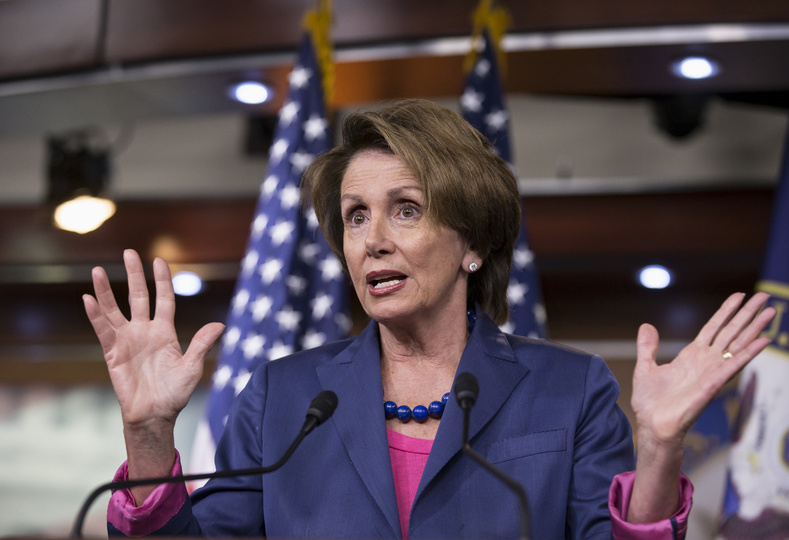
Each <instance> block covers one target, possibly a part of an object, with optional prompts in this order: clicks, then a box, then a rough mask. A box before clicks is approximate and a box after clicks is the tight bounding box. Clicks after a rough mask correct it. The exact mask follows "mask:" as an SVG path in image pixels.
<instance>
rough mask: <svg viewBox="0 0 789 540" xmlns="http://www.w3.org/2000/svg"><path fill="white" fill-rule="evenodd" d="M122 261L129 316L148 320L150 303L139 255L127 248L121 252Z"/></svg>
mask: <svg viewBox="0 0 789 540" xmlns="http://www.w3.org/2000/svg"><path fill="white" fill-rule="evenodd" d="M123 262H124V264H125V265H126V276H127V278H128V281H129V308H130V309H131V318H132V319H137V320H142V321H145V320H148V319H150V317H151V304H150V299H149V298H148V285H147V284H146V282H145V272H144V271H143V267H142V261H141V260H140V256H139V255H138V254H137V252H136V251H134V250H133V249H127V250H125V251H124V252H123Z"/></svg>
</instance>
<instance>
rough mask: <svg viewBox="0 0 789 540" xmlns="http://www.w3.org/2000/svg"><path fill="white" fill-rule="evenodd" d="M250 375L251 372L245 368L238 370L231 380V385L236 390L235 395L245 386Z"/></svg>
mask: <svg viewBox="0 0 789 540" xmlns="http://www.w3.org/2000/svg"><path fill="white" fill-rule="evenodd" d="M250 377H252V374H251V373H250V372H249V371H248V370H246V369H242V370H241V371H239V372H238V375H236V378H235V379H234V380H233V387H234V388H235V390H236V395H238V394H240V393H241V391H242V390H243V389H244V388H246V386H247V383H248V382H249V378H250Z"/></svg>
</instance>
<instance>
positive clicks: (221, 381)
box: [211, 364, 233, 390]
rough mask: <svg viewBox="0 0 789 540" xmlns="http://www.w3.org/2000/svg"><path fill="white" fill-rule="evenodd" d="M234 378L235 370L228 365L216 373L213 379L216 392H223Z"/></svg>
mask: <svg viewBox="0 0 789 540" xmlns="http://www.w3.org/2000/svg"><path fill="white" fill-rule="evenodd" d="M232 376H233V368H231V367H230V366H228V365H227V364H225V365H223V366H222V367H220V368H219V369H217V370H216V371H214V375H213V377H211V383H212V384H213V386H214V390H222V389H223V388H224V387H225V385H227V382H228V381H229V380H230V378H231V377H232Z"/></svg>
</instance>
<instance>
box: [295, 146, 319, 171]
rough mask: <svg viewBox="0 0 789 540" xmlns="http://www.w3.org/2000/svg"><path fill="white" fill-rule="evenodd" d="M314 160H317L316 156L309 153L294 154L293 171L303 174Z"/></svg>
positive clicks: (299, 152)
mask: <svg viewBox="0 0 789 540" xmlns="http://www.w3.org/2000/svg"><path fill="white" fill-rule="evenodd" d="M313 159H315V156H314V155H312V154H310V153H308V152H302V151H298V152H293V154H291V156H290V164H291V165H293V169H294V170H295V171H296V172H297V173H299V174H301V173H302V172H304V169H306V168H307V166H309V164H310V163H312V160H313Z"/></svg>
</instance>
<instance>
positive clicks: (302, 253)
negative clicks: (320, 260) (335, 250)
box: [299, 241, 321, 264]
mask: <svg viewBox="0 0 789 540" xmlns="http://www.w3.org/2000/svg"><path fill="white" fill-rule="evenodd" d="M320 251H321V247H320V246H319V245H318V244H314V243H310V242H306V241H305V242H302V243H301V246H299V257H300V258H301V260H302V261H304V262H305V263H307V264H312V263H314V262H315V257H316V256H317V255H318V253H320Z"/></svg>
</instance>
